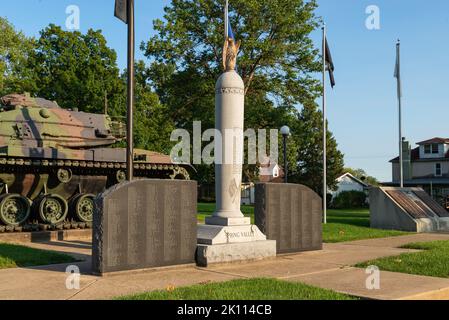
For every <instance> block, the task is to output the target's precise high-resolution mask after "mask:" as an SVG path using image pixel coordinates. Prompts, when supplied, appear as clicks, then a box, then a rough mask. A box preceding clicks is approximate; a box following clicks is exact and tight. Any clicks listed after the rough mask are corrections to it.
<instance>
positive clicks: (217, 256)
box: [196, 240, 276, 267]
mask: <svg viewBox="0 0 449 320" xmlns="http://www.w3.org/2000/svg"><path fill="white" fill-rule="evenodd" d="M275 256H276V241H273V240H264V241H253V242H241V243H229V244H218V245H203V244H199V245H198V248H197V253H196V263H197V265H198V266H200V267H208V266H209V265H211V264H217V263H231V262H241V261H254V260H262V259H267V258H272V257H275Z"/></svg>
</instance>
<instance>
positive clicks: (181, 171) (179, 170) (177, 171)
mask: <svg viewBox="0 0 449 320" xmlns="http://www.w3.org/2000/svg"><path fill="white" fill-rule="evenodd" d="M170 178H171V179H172V180H190V175H189V172H188V171H187V170H186V169H185V168H183V167H175V168H174V169H173V173H172V174H171V175H170Z"/></svg>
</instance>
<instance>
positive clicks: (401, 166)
mask: <svg viewBox="0 0 449 320" xmlns="http://www.w3.org/2000/svg"><path fill="white" fill-rule="evenodd" d="M396 54H397V80H398V113H399V117H398V118H399V179H400V187H401V188H404V159H403V158H404V157H403V154H402V90H401V89H402V88H401V42H400V40H398V42H397V44H396Z"/></svg>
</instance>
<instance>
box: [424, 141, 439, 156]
mask: <svg viewBox="0 0 449 320" xmlns="http://www.w3.org/2000/svg"><path fill="white" fill-rule="evenodd" d="M439 152H440V150H439V145H438V144H437V143H434V144H426V145H424V153H425V154H438V153H439Z"/></svg>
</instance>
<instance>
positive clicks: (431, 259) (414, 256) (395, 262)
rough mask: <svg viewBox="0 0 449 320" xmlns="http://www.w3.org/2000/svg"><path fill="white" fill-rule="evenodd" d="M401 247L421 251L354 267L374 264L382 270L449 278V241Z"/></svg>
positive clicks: (358, 265)
mask: <svg viewBox="0 0 449 320" xmlns="http://www.w3.org/2000/svg"><path fill="white" fill-rule="evenodd" d="M402 248H406V249H416V250H423V251H422V252H416V253H403V254H401V255H399V256H396V257H387V258H381V259H377V260H372V261H367V262H364V263H360V264H357V265H356V267H360V268H366V267H368V266H371V265H374V266H377V267H379V269H381V270H384V271H392V272H401V273H408V274H417V275H422V276H430V277H439V278H449V241H434V242H426V243H412V244H408V245H406V246H403V247H402Z"/></svg>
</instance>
